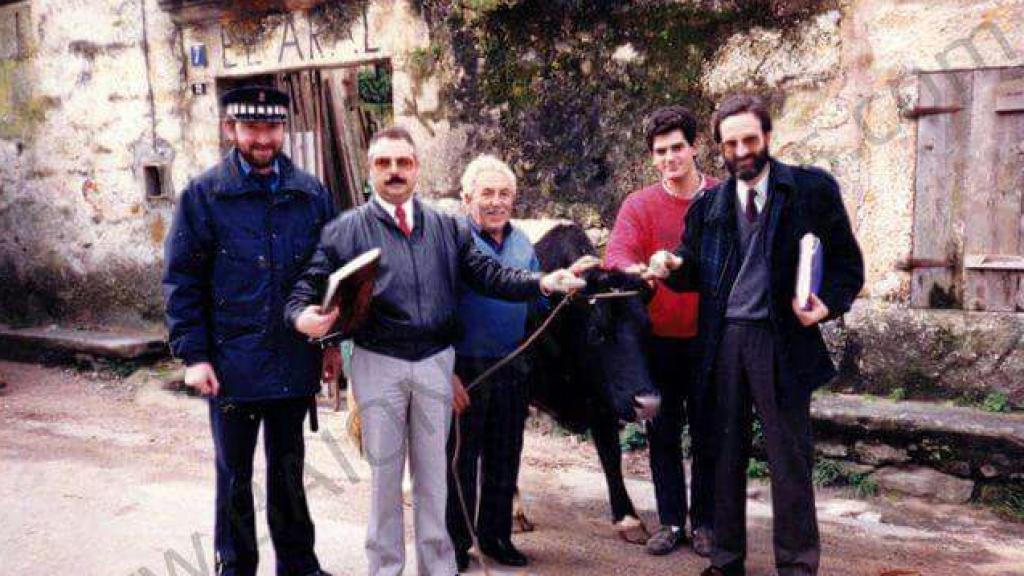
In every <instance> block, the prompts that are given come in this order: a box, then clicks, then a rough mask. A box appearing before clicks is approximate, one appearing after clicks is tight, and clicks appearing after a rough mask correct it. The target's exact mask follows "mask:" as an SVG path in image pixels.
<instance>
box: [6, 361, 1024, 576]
mask: <svg viewBox="0 0 1024 576" xmlns="http://www.w3.org/2000/svg"><path fill="white" fill-rule="evenodd" d="M0 377H2V378H3V379H5V380H6V381H7V382H8V384H9V385H8V387H7V388H6V389H4V390H2V391H0V430H3V432H2V433H0V466H2V468H0V469H2V470H3V474H2V475H0V510H2V511H3V521H2V522H0V574H2V575H8V574H51V573H61V574H69V573H70V574H76V575H98V576H129V575H137V576H165V575H166V576H172V575H179V576H184V575H190V576H196V575H204V574H211V573H212V566H211V562H210V557H211V556H212V552H211V538H210V535H211V522H212V520H211V518H212V502H213V490H212V486H213V482H212V478H213V466H212V459H211V446H210V441H209V438H208V430H207V421H206V407H205V404H204V402H202V401H201V400H197V399H193V398H188V397H186V396H183V395H177V394H172V393H169V392H165V391H163V390H160V389H158V388H155V387H150V386H135V385H131V384H127V383H125V382H124V381H123V380H118V379H116V378H113V377H109V376H103V375H98V374H87V373H81V372H76V371H71V370H67V369H62V368H43V367H39V366H35V365H29V364H15V363H7V362H0ZM321 423H322V432H321V434H320V435H317V436H314V435H312V434H310V435H309V436H308V445H309V459H308V465H307V484H308V485H309V496H310V503H311V507H312V509H313V516H314V519H315V521H316V525H317V533H318V543H317V550H318V552H319V555H320V558H321V560H322V562H323V563H324V565H325V567H326V568H328V569H330V570H331V571H333V572H334V573H335V574H338V575H341V574H353V575H354V574H362V573H364V572H365V563H364V560H363V553H362V540H363V523H364V520H365V518H366V514H367V507H366V502H367V482H366V479H367V478H368V474H369V468H368V466H367V465H366V464H365V463H364V462H363V461H361V460H360V459H359V458H358V456H357V455H356V454H355V452H354V450H353V449H352V447H351V445H350V444H349V442H348V440H347V438H346V437H344V434H343V431H342V430H343V416H342V415H341V414H336V413H328V412H323V416H322V418H321ZM323 430H326V432H327V433H326V434H325V433H324V432H323ZM627 468H628V469H629V470H630V471H631V474H632V476H633V477H632V478H631V480H630V481H629V488H630V491H631V493H632V494H633V496H634V498H635V500H636V503H637V505H638V507H639V508H640V509H642V510H643V511H644V515H645V518H646V519H648V520H651V519H652V516H653V514H652V511H653V508H654V503H653V495H652V490H651V486H650V483H649V481H647V480H645V479H644V476H645V474H646V470H647V468H646V465H645V464H644V462H643V455H642V454H637V455H634V456H631V457H630V458H629V459H628V462H627ZM258 477H259V476H258ZM261 485H262V483H260V486H261ZM260 486H258V487H257V488H259V487H260ZM521 486H522V489H523V490H524V491H525V493H526V498H527V506H528V510H529V513H530V516H531V520H533V521H534V523H536V525H537V530H536V531H535V532H532V533H529V534H523V535H518V536H516V541H517V543H518V544H519V545H520V547H521V548H522V549H523V551H524V552H526V553H527V554H528V555H529V556H530V557H531V559H532V560H533V562H532V564H531V566H530V569H529V571H528V572H527V573H530V574H550V575H573V574H579V575H587V576H596V575H605V574H652V575H657V574H673V575H680V574H698V573H699V571H700V569H701V567H702V566H703V561H702V560H701V559H699V558H697V557H696V556H694V555H693V554H692V553H690V552H688V551H683V552H680V553H676V554H673V555H671V556H668V557H663V558H653V557H650V556H647V555H646V554H645V553H643V551H642V549H640V548H638V547H636V546H633V545H630V544H626V543H623V542H620V541H618V540H617V539H616V538H615V537H614V536H613V535H612V533H611V531H610V529H609V524H608V519H607V514H608V510H607V503H606V500H605V488H604V480H603V477H602V476H601V475H600V473H599V469H598V468H597V465H596V456H595V455H594V454H593V449H592V448H591V447H590V446H589V445H587V444H581V443H579V442H577V441H576V440H575V439H573V438H569V437H562V436H557V435H550V434H542V433H540V432H538V431H537V430H531V432H529V434H528V438H527V447H526V456H525V460H524V470H523V480H522V483H521ZM258 492H260V490H258ZM750 495H751V499H750V503H749V510H750V529H749V530H750V534H751V536H750V552H751V560H750V574H751V575H752V576H755V575H767V574H769V573H770V567H771V554H770V506H769V505H768V504H767V503H768V502H769V495H768V490H767V487H766V486H764V485H754V486H752V488H751V491H750ZM819 518H820V520H821V526H822V532H823V544H824V554H825V557H824V564H823V567H822V574H823V575H828V576H832V575H837V576H845V575H849V576H854V575H856V576H863V575H871V576H881V575H891V576H896V575H900V574H905V575H913V574H921V575H929V576H931V575H954V574H955V575H968V574H978V575H1006V576H1008V575H1011V574H1012V575H1021V574H1024V526H1020V525H1015V524H1008V523H1004V522H1001V521H999V520H998V519H996V518H995V517H994V516H992V515H991V514H989V513H988V512H986V511H984V510H980V509H976V508H971V507H954V506H937V505H930V504H922V503H915V502H892V501H889V500H885V499H873V500H870V501H863V500H855V499H850V498H847V497H845V495H844V494H843V493H841V492H832V491H825V492H822V493H821V494H820V495H819ZM409 524H411V522H409ZM259 530H260V534H261V537H262V538H263V547H262V550H263V552H262V554H263V558H264V559H267V560H269V559H271V558H272V557H273V551H272V550H271V548H270V546H269V542H268V541H267V540H266V530H265V527H264V526H262V525H261V526H260V528H259ZM411 557H412V555H411V553H410V558H411ZM411 564H412V561H411V560H410V565H411ZM270 566H271V562H264V563H263V566H262V570H261V572H260V573H261V574H268V575H269V574H272V570H271V568H270ZM474 569H475V570H476V572H475V573H478V574H479V573H482V572H481V571H480V569H479V565H478V564H474ZM407 572H408V573H410V574H412V573H414V571H413V570H412V568H411V567H410V569H409V570H407ZM492 573H494V574H508V573H509V572H507V571H499V570H492Z"/></svg>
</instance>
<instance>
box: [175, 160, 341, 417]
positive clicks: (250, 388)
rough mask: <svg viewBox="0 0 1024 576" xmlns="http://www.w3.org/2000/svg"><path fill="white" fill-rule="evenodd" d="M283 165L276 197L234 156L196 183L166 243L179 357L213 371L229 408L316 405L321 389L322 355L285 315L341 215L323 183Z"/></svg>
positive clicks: (182, 203) (186, 193)
mask: <svg viewBox="0 0 1024 576" xmlns="http://www.w3.org/2000/svg"><path fill="white" fill-rule="evenodd" d="M278 163H279V164H278V165H279V170H280V184H279V186H278V188H277V190H275V191H274V192H270V191H268V190H266V189H265V188H262V187H261V186H260V185H259V183H258V182H257V181H256V180H255V179H253V178H252V177H250V176H246V175H244V174H243V173H242V172H241V171H240V168H239V165H238V160H237V159H236V158H235V152H234V150H232V151H231V152H230V153H228V155H227V156H225V157H224V159H223V161H221V162H220V163H219V164H218V165H217V166H214V167H213V168H211V169H210V170H207V171H206V172H205V173H203V174H201V175H200V176H198V177H196V178H194V179H193V180H192V181H191V182H189V184H188V186H187V187H186V188H185V191H184V192H183V193H182V194H181V197H180V198H179V200H178V206H177V209H176V212H175V215H174V223H173V225H172V227H171V233H170V235H169V236H168V237H167V241H166V244H165V254H164V266H165V269H164V277H163V286H164V294H165V298H166V302H167V307H166V314H167V326H168V328H169V330H170V344H171V352H172V353H173V354H174V356H175V357H177V358H181V359H182V360H184V361H185V363H186V364H195V363H198V362H211V363H212V364H213V368H214V371H215V372H216V374H217V379H218V380H219V381H220V384H221V392H220V397H221V398H223V399H226V400H266V399H272V398H287V397H295V396H309V395H311V394H313V393H315V392H316V391H317V390H318V389H319V386H320V378H319V373H320V350H319V348H318V347H316V346H312V345H310V344H309V343H308V342H307V341H306V338H305V337H302V336H300V335H299V334H297V333H296V332H295V330H293V329H292V328H291V327H290V326H288V325H286V324H285V322H284V319H283V310H284V303H285V298H287V296H288V293H289V292H290V291H291V287H292V284H294V283H295V280H296V279H297V278H298V276H299V274H300V273H301V272H302V268H303V266H304V265H305V262H306V260H307V259H308V258H309V255H310V254H311V253H312V252H313V249H314V248H315V247H316V241H317V238H318V237H319V235H320V229H321V228H322V227H323V225H324V224H325V223H327V222H328V221H330V219H331V218H333V217H334V207H333V204H332V202H331V197H330V194H328V192H327V190H325V189H324V187H323V186H322V185H321V184H320V182H318V181H317V180H316V178H314V177H313V176H312V175H310V174H308V173H306V172H303V171H302V170H300V169H298V168H296V167H295V166H294V165H293V164H292V163H291V162H290V161H289V160H288V158H287V157H285V156H284V155H283V154H282V155H279V156H278Z"/></svg>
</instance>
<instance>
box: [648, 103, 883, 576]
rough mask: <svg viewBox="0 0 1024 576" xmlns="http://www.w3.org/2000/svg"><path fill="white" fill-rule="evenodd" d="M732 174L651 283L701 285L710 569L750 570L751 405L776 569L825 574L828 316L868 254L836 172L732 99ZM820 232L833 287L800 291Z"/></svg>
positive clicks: (718, 133) (720, 121)
mask: <svg viewBox="0 0 1024 576" xmlns="http://www.w3.org/2000/svg"><path fill="white" fill-rule="evenodd" d="M712 126H713V134H714V137H715V142H717V143H718V145H719V149H720V151H721V153H722V156H723V157H724V159H725V164H726V167H727V168H728V169H729V173H730V174H731V175H732V177H731V178H729V179H728V180H726V181H725V182H724V183H723V184H721V185H720V186H718V187H717V188H715V190H714V191H712V192H709V193H708V194H705V195H703V196H701V197H700V198H698V199H697V200H696V201H695V202H694V203H693V205H692V206H691V207H690V212H689V214H688V215H687V217H686V232H685V234H684V236H683V241H682V243H681V244H680V245H679V247H678V248H676V250H675V252H674V253H673V252H668V251H659V252H657V253H655V254H654V255H653V256H652V257H651V260H650V266H649V269H648V276H649V277H656V278H663V279H665V282H666V284H667V285H668V286H669V287H670V288H673V289H676V290H679V289H684V288H687V287H691V288H697V289H698V290H699V291H700V330H699V336H698V337H699V338H700V341H701V343H702V345H703V358H702V362H701V372H700V376H701V377H702V378H706V379H709V380H710V382H712V383H713V386H714V389H715V393H716V422H715V434H716V436H717V447H718V457H717V461H716V467H715V534H714V542H713V546H712V553H711V566H710V567H708V568H707V569H706V570H705V571H704V572H703V574H704V575H705V576H721V575H725V576H737V575H742V574H744V573H745V572H744V570H745V567H744V564H745V559H746V521H745V517H746V516H745V514H746V490H745V488H746V480H747V476H746V469H747V459H748V454H749V452H750V441H751V418H752V414H751V409H752V407H756V409H757V414H758V416H759V418H760V419H761V422H762V424H763V430H764V439H765V448H766V451H767V453H768V466H769V468H771V483H772V510H773V520H774V522H773V536H774V543H775V565H776V567H777V569H778V573H779V575H780V576H796V575H811V574H817V572H818V564H819V559H820V554H821V544H820V542H819V538H818V523H817V519H816V517H815V509H814V486H813V485H812V483H811V472H812V467H813V460H814V445H813V442H812V438H811V418H810V401H811V392H812V391H813V390H814V389H815V388H817V387H818V386H821V385H822V384H824V383H825V382H827V381H828V380H829V379H831V378H832V376H834V375H835V367H834V366H833V365H832V361H831V359H830V358H829V355H828V351H827V350H826V349H825V343H824V341H823V340H822V337H821V332H820V331H819V329H818V324H819V323H820V322H822V321H825V320H828V319H832V318H836V317H838V316H840V315H841V314H843V313H844V312H846V311H847V310H849V308H850V306H851V304H852V303H853V300H854V298H855V297H856V296H857V293H858V292H859V291H860V289H861V286H862V285H863V283H864V262H863V258H862V256H861V253H860V248H859V247H858V246H857V240H856V238H855V237H854V235H853V231H852V230H851V228H850V220H849V218H848V217H847V215H846V210H845V208H844V207H843V201H842V197H841V195H840V192H839V185H838V184H837V183H836V181H835V180H834V179H833V178H832V176H830V175H829V174H828V173H827V172H825V171H823V170H819V169H817V168H804V167H798V166H791V165H788V164H784V163H782V162H779V161H778V160H775V159H773V158H771V156H770V155H769V144H770V143H771V135H772V120H771V116H770V115H769V113H768V111H767V109H766V108H765V106H764V104H763V103H762V102H761V100H759V99H758V98H754V97H751V96H733V97H730V98H728V99H726V100H725V101H724V102H723V103H722V104H721V105H720V106H719V108H718V110H717V111H716V112H715V116H714V118H713V120H712ZM808 232H810V233H813V234H814V235H816V236H817V237H818V238H820V240H821V246H822V248H823V250H824V264H823V268H824V273H823V281H822V284H821V287H820V290H819V292H818V294H817V295H813V294H812V295H811V296H810V297H809V298H808V300H807V301H806V302H800V301H798V299H797V298H796V296H795V284H796V282H795V280H796V276H797V259H798V257H799V253H800V248H799V243H800V239H801V237H802V236H803V235H804V234H805V233H808Z"/></svg>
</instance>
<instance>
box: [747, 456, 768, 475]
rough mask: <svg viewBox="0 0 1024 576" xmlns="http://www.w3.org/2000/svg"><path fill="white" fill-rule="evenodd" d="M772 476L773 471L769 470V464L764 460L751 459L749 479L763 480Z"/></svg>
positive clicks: (748, 464)
mask: <svg viewBox="0 0 1024 576" xmlns="http://www.w3.org/2000/svg"><path fill="white" fill-rule="evenodd" d="M769 476H771V470H769V469H768V463H767V462H765V461H764V460H758V459H757V458H751V459H750V461H749V462H747V478H753V479H755V480H761V479H764V478H768V477H769Z"/></svg>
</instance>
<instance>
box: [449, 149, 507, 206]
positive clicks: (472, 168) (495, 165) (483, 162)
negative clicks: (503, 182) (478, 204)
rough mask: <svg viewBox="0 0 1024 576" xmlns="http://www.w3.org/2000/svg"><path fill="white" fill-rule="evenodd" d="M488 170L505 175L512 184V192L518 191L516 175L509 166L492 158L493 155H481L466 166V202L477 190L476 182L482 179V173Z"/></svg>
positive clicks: (464, 180) (464, 173)
mask: <svg viewBox="0 0 1024 576" xmlns="http://www.w3.org/2000/svg"><path fill="white" fill-rule="evenodd" d="M487 170H493V171H495V172H498V173H500V174H502V175H504V176H505V177H506V178H508V180H509V182H511V183H512V190H515V189H516V175H515V172H512V169H511V168H509V167H508V164H506V163H504V162H502V161H501V160H500V159H498V157H496V156H492V155H491V154H481V155H479V156H477V157H476V158H474V159H473V161H472V162H470V163H469V165H467V166H466V170H465V172H463V173H462V199H463V200H466V199H468V198H469V197H470V196H472V195H473V192H474V191H475V190H476V180H477V178H479V177H480V174H481V173H482V172H485V171H487Z"/></svg>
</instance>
